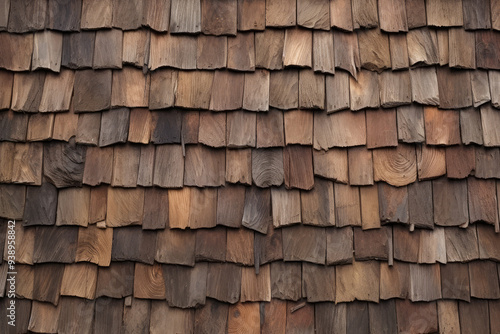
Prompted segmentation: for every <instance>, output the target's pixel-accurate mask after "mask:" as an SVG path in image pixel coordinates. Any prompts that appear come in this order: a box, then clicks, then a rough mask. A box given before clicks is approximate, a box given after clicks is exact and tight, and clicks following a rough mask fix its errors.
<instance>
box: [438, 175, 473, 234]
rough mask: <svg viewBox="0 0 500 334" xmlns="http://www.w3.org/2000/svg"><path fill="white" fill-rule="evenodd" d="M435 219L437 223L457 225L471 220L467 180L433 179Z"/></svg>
mask: <svg viewBox="0 0 500 334" xmlns="http://www.w3.org/2000/svg"><path fill="white" fill-rule="evenodd" d="M432 185H433V198H434V221H435V223H436V225H441V226H457V225H461V224H467V223H468V222H469V211H468V206H467V205H466V204H465V203H466V202H467V183H466V181H465V180H446V179H443V178H441V179H438V180H434V181H432Z"/></svg>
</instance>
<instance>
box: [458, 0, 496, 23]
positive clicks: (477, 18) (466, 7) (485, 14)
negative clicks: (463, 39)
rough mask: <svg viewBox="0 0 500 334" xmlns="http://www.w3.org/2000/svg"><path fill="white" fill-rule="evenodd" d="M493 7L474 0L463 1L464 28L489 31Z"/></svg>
mask: <svg viewBox="0 0 500 334" xmlns="http://www.w3.org/2000/svg"><path fill="white" fill-rule="evenodd" d="M490 10H491V7H490V6H488V4H487V3H483V2H481V1H474V0H465V1H463V13H464V28H465V29H472V30H475V29H489V28H491V12H490Z"/></svg>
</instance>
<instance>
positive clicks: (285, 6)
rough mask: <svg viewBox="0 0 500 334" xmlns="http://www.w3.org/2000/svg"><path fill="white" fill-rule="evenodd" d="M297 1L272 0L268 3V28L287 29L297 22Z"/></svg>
mask: <svg viewBox="0 0 500 334" xmlns="http://www.w3.org/2000/svg"><path fill="white" fill-rule="evenodd" d="M296 17H297V6H296V1H292V0H270V1H266V26H268V27H287V26H294V25H295V24H296V22H297V20H296Z"/></svg>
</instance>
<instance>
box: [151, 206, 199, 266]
mask: <svg viewBox="0 0 500 334" xmlns="http://www.w3.org/2000/svg"><path fill="white" fill-rule="evenodd" d="M169 202H170V200H169ZM169 212H170V210H169ZM171 227H172V229H169V228H166V229H163V230H159V231H158V232H157V234H156V236H157V238H156V245H157V249H156V255H155V260H156V261H157V262H160V263H170V264H181V265H185V266H194V261H195V255H194V252H195V247H196V234H195V233H192V232H191V231H183V230H178V229H173V227H174V226H173V224H172V226H171Z"/></svg>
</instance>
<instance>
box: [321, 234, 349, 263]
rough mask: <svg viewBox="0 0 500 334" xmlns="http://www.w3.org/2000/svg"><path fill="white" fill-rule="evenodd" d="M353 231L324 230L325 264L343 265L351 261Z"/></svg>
mask: <svg viewBox="0 0 500 334" xmlns="http://www.w3.org/2000/svg"><path fill="white" fill-rule="evenodd" d="M353 242H354V241H353V230H352V228H351V227H345V228H339V229H327V230H326V263H327V264H328V265H332V264H345V263H352V261H353V249H354V245H353Z"/></svg>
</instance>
